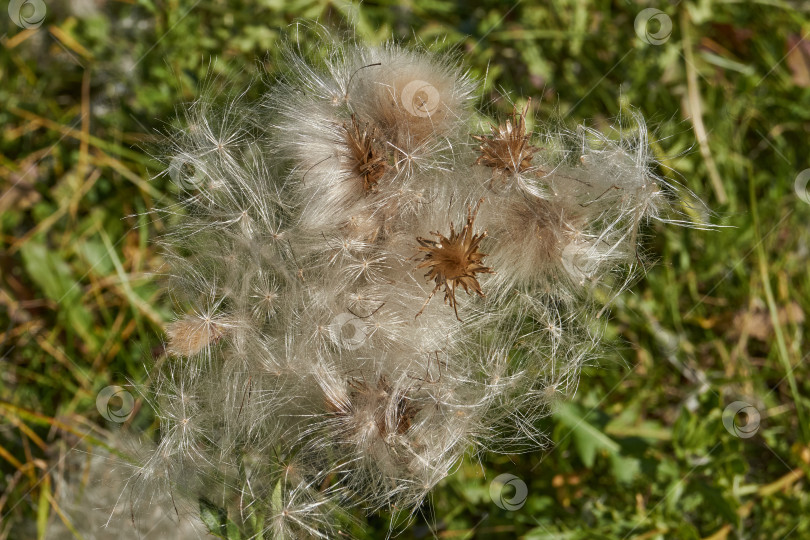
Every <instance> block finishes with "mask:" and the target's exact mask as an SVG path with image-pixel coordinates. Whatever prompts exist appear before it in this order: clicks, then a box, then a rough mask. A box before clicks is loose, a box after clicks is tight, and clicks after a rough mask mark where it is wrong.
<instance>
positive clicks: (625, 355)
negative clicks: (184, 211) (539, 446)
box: [0, 0, 810, 540]
mask: <svg viewBox="0 0 810 540" xmlns="http://www.w3.org/2000/svg"><path fill="white" fill-rule="evenodd" d="M6 4H7V2H3V3H2V5H3V8H4V9H3V10H2V11H0V36H2V39H0V190H2V192H1V193H0V357H2V360H0V468H2V474H0V516H2V524H0V539H4V538H12V539H13V538H29V537H34V536H36V537H40V538H44V537H48V530H49V529H52V528H53V526H54V523H55V522H57V521H61V520H62V519H63V518H62V517H60V512H61V508H60V505H59V495H60V494H59V493H58V490H57V488H56V485H57V482H56V481H55V480H56V475H58V474H60V472H61V471H62V469H63V467H64V460H63V458H64V456H65V454H66V452H67V451H68V450H69V449H70V448H73V447H74V446H76V445H77V444H81V445H83V446H85V447H87V446H94V445H103V441H104V440H106V439H107V438H108V437H110V436H111V435H112V434H113V432H114V431H115V430H116V429H124V430H134V431H144V430H145V431H147V432H149V431H150V430H152V431H153V430H154V429H155V425H154V424H153V423H152V418H151V416H150V415H149V414H148V411H141V412H140V413H139V414H137V415H135V416H133V420H131V421H130V422H128V423H127V424H124V425H123V426H118V425H114V424H111V423H109V422H105V421H104V419H103V418H101V416H100V414H99V413H98V411H97V410H96V407H95V399H96V396H97V394H98V392H99V391H100V390H101V389H102V388H104V387H105V386H108V385H112V384H125V383H126V381H127V379H132V380H136V381H143V380H144V379H145V375H146V367H147V366H148V365H149V364H150V363H151V362H153V361H155V360H159V359H160V358H161V357H162V356H163V350H162V341H161V340H162V333H161V324H162V321H164V320H166V319H167V317H168V310H167V299H166V297H165V295H164V293H163V292H162V291H161V290H160V288H159V287H158V286H157V285H156V284H155V283H154V281H153V280H152V279H150V277H149V275H148V273H149V272H150V271H151V270H154V269H155V268H157V267H158V266H159V264H160V254H159V253H158V252H157V251H156V249H155V248H154V247H153V246H152V245H151V243H150V239H151V238H153V237H154V236H155V235H157V234H159V233H160V232H161V231H162V230H163V229H164V225H165V224H164V223H162V222H160V221H159V220H158V221H153V220H152V219H151V218H150V219H147V218H138V217H126V216H132V215H135V214H138V213H142V212H146V211H149V210H150V209H151V208H153V207H154V206H155V205H156V204H161V205H163V204H167V203H170V202H172V200H173V199H174V197H175V196H176V195H177V190H176V188H175V186H173V185H172V184H171V182H170V181H166V180H162V179H161V180H156V181H149V180H148V178H149V177H150V176H151V175H153V174H154V173H156V172H159V170H160V166H159V164H158V163H157V162H156V161H155V160H153V159H152V158H151V157H150V155H149V152H148V151H147V150H148V149H149V148H153V145H155V144H159V143H160V138H159V135H158V130H159V129H161V128H162V127H163V126H164V125H165V123H166V122H170V121H171V120H172V118H173V117H174V115H175V107H176V106H177V105H178V104H179V103H180V102H183V101H188V100H192V99H193V98H194V97H195V96H196V95H197V92H198V90H199V87H200V85H201V84H202V83H203V81H204V80H205V78H206V76H207V75H208V76H210V75H211V74H212V73H213V74H214V75H221V76H222V77H223V80H226V81H228V83H229V84H231V85H233V86H234V87H236V88H240V87H242V86H243V85H246V84H247V83H248V82H249V81H251V80H253V79H254V78H255V77H256V76H257V75H258V74H260V73H261V72H263V71H265V70H266V71H269V72H271V73H272V71H273V66H274V62H275V60H274V50H275V45H276V44H277V43H278V41H279V39H280V37H281V36H282V35H283V34H284V33H285V32H286V30H287V26H288V25H289V24H290V23H292V22H293V21H295V20H296V19H298V18H304V19H313V20H319V21H320V22H322V23H324V24H327V25H332V26H338V27H340V26H343V27H346V26H349V25H354V26H355V27H356V30H357V33H358V34H359V35H360V36H361V37H362V38H363V39H364V40H366V41H367V42H369V43H379V42H381V41H384V40H385V39H388V38H389V37H391V36H394V37H396V38H397V39H401V40H403V41H405V42H410V41H413V40H415V39H421V40H424V41H428V42H432V41H434V40H436V39H441V40H445V41H444V43H445V45H446V46H448V47H450V46H458V47H459V48H460V50H461V51H462V52H463V55H464V58H465V61H466V62H467V64H468V65H469V66H470V67H471V69H472V71H473V72H474V73H475V74H477V75H478V76H480V77H484V75H485V74H486V89H485V98H484V102H485V103H488V104H489V105H488V107H490V108H491V109H492V110H493V111H494V112H501V113H506V112H508V111H509V110H510V109H511V107H510V104H509V100H508V99H505V98H504V96H506V97H508V98H509V99H512V100H522V99H525V98H528V97H533V98H534V99H533V101H532V103H533V106H534V107H535V111H536V114H537V115H538V117H540V118H547V117H549V116H551V115H553V114H562V115H563V116H564V117H565V118H566V119H567V120H568V121H569V122H571V123H572V124H575V123H582V122H588V123H590V124H592V125H596V126H604V125H606V123H607V122H608V121H609V118H610V117H612V116H615V115H617V114H618V112H619V111H620V109H621V108H622V107H626V106H628V105H631V106H633V107H636V108H637V109H638V110H639V111H640V112H642V113H643V114H644V115H645V116H646V117H647V118H648V119H649V121H650V123H651V125H652V127H653V128H654V134H653V136H654V141H655V142H654V150H655V153H656V155H657V157H658V159H659V160H661V162H662V164H663V165H664V166H663V167H662V172H663V173H664V174H666V175H668V176H670V177H671V178H673V179H678V180H680V181H682V182H683V183H685V184H686V185H687V186H688V187H689V188H690V189H692V190H693V191H695V192H696V193H697V194H698V195H699V196H700V197H701V198H703V199H704V200H705V201H707V203H708V204H709V206H710V207H711V208H713V209H714V210H715V211H716V212H717V216H716V217H715V218H713V220H714V222H715V223H718V224H722V225H728V226H729V228H722V229H719V230H716V231H712V232H706V231H695V230H688V229H681V228H677V227H672V226H666V227H663V226H656V227H655V228H654V230H651V231H649V232H650V233H651V239H650V240H649V242H648V244H647V248H648V249H649V251H651V252H652V253H653V254H655V255H656V256H657V258H658V259H659V264H658V265H657V266H655V267H653V268H652V269H651V270H650V271H649V273H648V274H647V275H646V277H645V278H644V279H643V280H642V281H641V282H640V283H638V284H637V285H636V286H635V287H634V288H633V289H632V292H631V293H630V294H625V295H624V296H623V297H621V298H620V299H619V300H618V301H617V303H616V304H615V306H614V308H613V310H612V313H611V318H610V324H609V331H608V334H609V336H608V337H609V339H608V341H607V348H606V351H605V357H604V359H603V360H602V361H601V362H600V363H599V364H598V365H595V366H593V367H589V368H587V369H586V370H585V372H584V373H583V376H582V381H581V383H580V386H579V390H578V392H577V394H576V396H575V398H574V399H573V400H572V401H571V402H570V403H567V404H565V405H564V406H562V407H561V408H560V410H559V411H558V412H557V413H556V414H555V415H554V416H553V417H551V418H549V419H548V421H547V422H546V426H545V427H546V429H547V432H548V434H549V437H550V440H551V442H553V445H551V446H550V447H549V449H548V450H546V451H542V452H540V451H538V452H535V453H532V454H527V455H520V456H485V459H484V460H483V462H482V463H481V464H479V463H470V462H465V463H464V464H463V465H462V466H461V468H460V469H459V471H458V473H457V474H455V475H454V476H452V477H451V478H449V479H447V480H446V481H445V482H443V483H442V485H441V486H440V488H439V489H437V490H436V492H435V494H434V496H433V498H432V510H428V509H427V508H426V509H425V511H424V514H423V515H421V516H419V517H418V519H417V520H416V522H415V523H414V524H413V525H412V526H410V527H409V528H408V529H407V530H406V531H405V533H404V537H405V538H411V537H414V538H423V537H431V536H433V535H436V536H438V537H440V538H495V537H503V538H514V537H517V536H521V537H525V538H530V539H540V538H651V539H654V538H712V539H715V540H719V539H723V538H769V539H770V538H808V537H810V485H809V484H808V478H807V474H808V473H810V446H808V445H809V444H810V424H808V418H810V399H808V396H809V395H810V393H809V392H808V390H809V389H810V382H808V373H809V372H810V370H809V369H808V367H810V362H808V361H807V354H808V352H810V347H809V346H808V341H809V340H810V339H809V338H810V333H808V331H807V322H806V320H805V319H806V314H807V313H808V311H809V310H810V270H808V269H809V268H810V264H808V258H810V246H809V245H808V242H809V241H810V234H808V230H810V204H808V202H805V200H803V199H802V197H800V196H799V194H800V193H801V192H800V191H799V192H797V191H796V190H795V189H794V179H795V178H796V177H797V175H799V173H800V172H801V171H802V170H804V169H806V168H808V167H810V157H809V156H810V142H809V141H810V137H809V135H810V41H808V40H807V39H806V38H807V37H808V34H809V33H810V8H808V7H807V5H806V4H804V7H802V4H801V3H798V2H784V1H780V0H759V1H747V2H738V1H732V0H725V1H720V0H696V1H681V2H649V3H648V2H638V3H636V2H626V1H622V0H614V1H608V0H552V1H544V2H540V1H539V0H524V1H520V2H517V3H512V2H511V0H510V1H509V2H496V1H477V0H476V1H461V0H459V1H455V2H454V1H449V0H412V1H410V2H393V1H390V2H386V1H383V2H375V1H369V2H365V3H364V4H362V5H359V6H358V5H352V4H348V3H341V2H330V1H321V0H293V1H290V2H285V1H282V0H253V1H248V0H230V1H226V0H198V1H192V0H81V1H71V2H61V1H60V2H57V1H49V2H46V4H47V15H46V19H45V22H44V24H43V25H42V26H41V27H40V28H38V29H36V30H22V29H20V28H18V27H17V26H15V25H14V24H13V23H12V22H11V20H10V19H9V18H8V17H6V13H5V6H6ZM647 7H656V8H659V9H661V10H663V12H664V13H665V14H666V15H667V16H668V17H669V20H670V21H671V23H672V33H671V36H670V37H668V38H667V39H666V40H664V42H663V43H661V44H658V45H653V44H648V43H645V42H644V41H643V40H642V39H640V38H639V36H638V35H637V34H636V31H635V29H634V21H635V20H636V17H637V16H638V14H639V13H640V12H641V10H642V9H644V8H647ZM650 24H651V26H650V27H649V28H648V30H649V31H652V32H653V33H655V32H657V31H659V28H658V27H657V26H656V25H657V23H655V22H651V23H650ZM642 35H643V34H642ZM267 51H270V52H269V53H268V52H267ZM260 90H261V88H260V87H254V91H255V92H258V91H260ZM145 149H146V150H145ZM808 174H810V173H808ZM801 194H802V195H803V193H801ZM805 199H807V200H810V199H808V198H807V197H805ZM737 400H743V401H746V402H747V403H749V404H751V405H752V406H753V407H754V408H755V409H756V410H757V411H758V412H759V413H760V425H759V428H758V430H757V431H756V434H755V435H754V436H753V437H750V438H741V437H737V436H734V435H733V434H732V433H730V432H729V431H727V430H726V429H725V428H724V425H723V422H722V413H723V410H724V409H725V408H726V407H727V406H728V405H729V404H731V403H732V402H734V401H737ZM136 406H139V403H136ZM501 473H510V474H514V475H515V476H517V477H519V478H520V479H522V480H523V481H524V482H525V483H526V484H527V486H528V492H529V493H528V498H527V500H526V501H525V505H524V506H523V507H522V508H520V509H518V510H516V511H512V512H509V511H506V510H503V509H501V508H499V507H498V506H496V505H495V504H493V502H492V500H491V498H490V494H489V486H490V484H489V482H490V480H491V479H492V478H493V477H494V476H496V475H498V474H501ZM506 495H507V496H508V495H509V493H507V494H506ZM367 523H368V527H367V529H366V531H365V532H364V533H359V534H361V536H365V537H368V538H377V537H380V535H382V534H383V531H385V530H386V525H387V522H386V520H385V517H372V518H369V519H368V520H367ZM29 535H30V536H29Z"/></svg>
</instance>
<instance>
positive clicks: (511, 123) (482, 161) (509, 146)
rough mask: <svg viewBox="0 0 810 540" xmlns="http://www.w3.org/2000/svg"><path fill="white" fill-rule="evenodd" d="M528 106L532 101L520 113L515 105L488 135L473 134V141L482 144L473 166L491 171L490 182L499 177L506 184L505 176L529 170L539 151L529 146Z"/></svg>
mask: <svg viewBox="0 0 810 540" xmlns="http://www.w3.org/2000/svg"><path fill="white" fill-rule="evenodd" d="M530 105H531V99H530V100H528V101H527V102H526V107H525V108H524V109H523V111H522V112H520V113H518V110H517V105H515V107H514V109H513V110H512V114H511V117H510V118H507V120H506V122H505V123H503V124H500V125H498V126H497V127H496V126H492V127H491V128H490V129H491V130H492V134H491V135H473V139H475V140H476V141H478V142H480V143H481V146H480V147H479V148H480V151H481V155H480V156H479V157H478V159H476V160H475V164H476V165H483V166H485V167H490V168H492V169H493V171H492V174H493V179H494V178H495V177H496V176H499V177H500V178H501V179H502V180H503V181H504V182H505V181H506V179H507V177H508V176H510V175H512V174H520V173H522V172H526V171H528V170H529V169H531V167H532V158H534V154H535V152H537V150H538V148H537V147H535V146H533V145H532V144H531V142H530V139H531V134H529V133H527V132H526V112H527V111H528V110H529V107H530Z"/></svg>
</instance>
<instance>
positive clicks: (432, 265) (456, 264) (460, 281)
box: [416, 199, 494, 321]
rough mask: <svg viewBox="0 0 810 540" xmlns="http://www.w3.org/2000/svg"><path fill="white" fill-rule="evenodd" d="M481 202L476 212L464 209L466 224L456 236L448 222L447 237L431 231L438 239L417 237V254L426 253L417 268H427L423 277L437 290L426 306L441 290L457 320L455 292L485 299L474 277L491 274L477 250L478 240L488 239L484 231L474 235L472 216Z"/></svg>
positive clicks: (483, 254)
mask: <svg viewBox="0 0 810 540" xmlns="http://www.w3.org/2000/svg"><path fill="white" fill-rule="evenodd" d="M482 202H483V199H481V200H479V201H478V203H477V204H476V205H475V210H473V209H472V207H471V206H470V207H468V208H467V223H466V224H465V225H464V227H463V228H462V229H461V232H458V233H457V232H456V229H455V226H454V225H453V223H450V236H449V237H448V236H444V235H443V234H441V233H438V232H432V233H431V234H432V235H433V236H435V237H437V238H438V239H439V240H438V241H436V240H428V239H426V238H422V237H417V238H416V240H417V242H419V248H418V249H419V251H423V252H425V254H424V255H423V258H422V262H420V263H419V264H418V265H417V267H416V268H428V269H429V270H428V272H427V273H426V274H425V277H426V278H427V279H428V280H431V281H434V282H435V283H436V287H435V288H434V289H433V291H432V292H431V293H430V296H429V297H428V299H427V301H426V302H425V305H427V303H428V302H430V299H431V298H433V295H434V294H436V292H437V291H438V290H439V289H441V288H442V287H444V301H445V303H447V302H448V301H449V302H450V306H451V307H452V308H453V311H454V312H455V314H456V318H457V319H458V320H459V321H460V320H461V319H460V318H459V317H458V307H457V305H456V289H457V288H458V287H461V288H463V289H464V292H466V293H467V294H470V290H472V291H473V292H475V293H476V294H477V295H478V296H481V297H484V293H483V292H482V291H481V284H480V283H479V282H478V278H477V277H476V274H493V273H494V272H493V270H492V269H491V268H489V267H487V266H485V265H484V264H483V260H484V257H486V253H481V252H480V251H479V249H478V247H479V244H481V240H483V239H484V238H486V236H487V233H486V231H484V232H482V233H479V234H474V233H473V227H474V224H475V216H476V215H478V208H479V207H480V206H481V203H482ZM422 311H424V307H423V308H422V310H420V311H419V313H417V316H419V315H421V314H422Z"/></svg>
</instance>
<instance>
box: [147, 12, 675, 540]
mask: <svg viewBox="0 0 810 540" xmlns="http://www.w3.org/2000/svg"><path fill="white" fill-rule="evenodd" d="M299 30H301V31H306V29H301V28H300V27H299ZM316 34H318V35H319V36H320V40H312V41H311V42H310V41H307V40H303V41H302V42H301V43H298V44H296V45H294V46H292V47H290V48H289V50H287V52H286V53H285V55H284V58H285V60H284V62H283V64H284V65H283V66H281V67H280V73H281V75H280V76H279V79H278V80H277V81H276V82H275V83H274V84H273V86H272V87H271V88H269V89H268V90H267V92H266V93H265V95H264V96H263V98H262V99H261V100H260V102H259V104H258V105H257V104H253V103H248V102H247V101H246V99H245V97H244V96H237V97H235V98H233V99H227V100H226V103H227V104H226V106H224V107H214V106H213V105H211V103H213V102H214V101H216V100H214V99H212V98H209V97H207V96H206V97H204V98H203V99H201V100H199V101H198V102H197V103H195V104H194V105H193V106H192V107H191V110H190V112H189V114H188V121H189V123H190V127H189V128H188V129H186V130H181V131H180V132H179V133H177V135H176V137H174V138H173V140H174V141H176V148H173V150H172V151H173V155H172V156H169V157H168V159H167V165H170V167H169V168H168V172H167V174H169V175H172V174H175V176H177V178H178V179H179V180H178V181H180V180H182V181H183V182H185V183H186V184H188V185H185V186H184V189H183V196H184V199H183V200H182V201H181V202H180V203H179V204H178V205H177V206H176V207H171V208H169V209H165V210H163V212H164V213H165V214H166V215H167V216H170V217H171V218H172V221H173V222H176V224H175V225H173V227H172V228H171V229H170V231H169V232H168V233H167V235H166V236H165V237H164V238H163V240H162V242H163V245H164V246H165V248H166V257H165V260H166V264H167V274H168V276H169V279H168V284H169V290H170V293H171V298H172V299H173V300H174V301H175V302H176V309H177V317H176V320H175V321H174V322H172V323H170V324H168V325H167V328H166V333H167V335H168V347H167V349H168V351H169V352H170V354H171V357H170V358H169V359H167V361H166V362H163V363H162V364H161V366H160V368H159V369H156V372H155V373H154V377H153V381H154V387H153V388H152V394H155V395H156V397H155V398H154V399H153V400H152V401H153V402H154V408H155V409H156V411H157V416H158V418H159V419H160V421H161V433H160V441H159V442H158V444H157V445H156V448H155V451H154V453H153V454H152V456H151V457H150V458H148V459H146V463H145V465H143V467H141V474H142V477H143V478H144V479H145V481H147V482H146V483H145V484H144V485H143V486H141V487H140V488H139V489H137V490H136V493H138V494H141V496H144V497H147V498H148V497H149V492H150V489H152V487H151V486H158V487H160V488H161V489H164V490H166V491H169V492H170V494H171V495H173V496H177V497H178V498H180V497H183V498H186V499H191V503H190V504H191V505H192V506H195V507H199V501H200V500H201V499H202V500H205V501H208V503H210V504H213V505H214V506H216V507H217V509H218V510H219V509H221V510H222V511H224V512H226V513H227V515H228V519H229V520H233V521H235V522H237V523H238V524H239V526H240V527H242V528H243V529H245V530H249V529H250V528H251V527H252V526H255V524H256V523H265V524H266V526H265V530H264V531H258V530H257V531H252V534H253V535H254V536H255V535H258V534H259V533H263V534H266V533H270V534H271V535H274V537H279V538H281V537H300V536H308V537H311V536H315V537H321V538H328V537H334V536H336V535H337V534H338V531H339V530H341V529H340V528H339V523H340V522H341V521H342V520H345V519H346V518H347V516H348V514H350V513H351V509H352V508H360V509H363V510H365V511H369V512H371V511H375V510H378V509H382V508H387V509H389V510H390V509H392V508H397V509H402V510H404V511H413V510H414V509H416V508H418V507H419V505H420V504H421V502H422V501H423V500H424V498H425V497H426V496H427V495H428V493H429V491H430V490H431V489H432V488H433V486H435V485H436V484H437V483H438V482H439V481H441V480H442V479H443V478H444V477H446V476H447V475H448V474H451V472H452V471H453V470H454V469H455V468H456V467H457V466H458V463H459V460H461V459H462V457H463V456H464V455H465V454H467V453H469V452H484V451H489V450H493V451H510V449H518V450H519V451H525V450H527V449H530V448H537V447H539V446H542V445H543V444H545V442H546V439H545V437H544V436H543V434H542V433H539V432H538V431H537V427H536V426H537V425H538V423H537V420H538V419H540V418H542V417H544V416H545V415H547V414H548V413H549V411H550V410H551V408H552V404H553V402H554V401H555V400H557V399H560V398H561V397H564V396H567V395H570V394H571V393H572V392H573V391H574V390H575V389H576V387H577V384H578V378H579V373H580V370H581V367H582V366H583V365H585V364H586V363H588V362H591V361H593V359H594V358H596V357H598V352H599V350H600V347H599V340H600V337H601V333H602V331H601V330H600V328H602V327H603V325H604V323H603V322H602V321H604V318H602V319H599V317H598V316H599V315H600V314H601V312H602V311H603V310H604V309H605V307H606V305H605V303H604V301H601V299H603V298H614V297H615V295H617V294H619V293H620V292H621V291H622V290H623V289H625V288H627V286H628V284H629V283H630V281H631V278H632V276H633V275H634V274H635V273H636V272H635V271H636V270H637V268H638V266H639V261H640V260H641V258H640V256H639V254H638V244H639V238H640V237H641V230H642V229H641V227H642V226H643V225H644V223H646V222H647V221H649V220H651V219H659V220H661V221H666V217H665V215H666V212H665V211H666V210H667V209H668V207H669V206H671V205H672V203H673V200H675V199H674V197H672V196H671V195H672V194H674V193H675V189H676V188H675V186H673V185H670V184H667V183H666V182H664V181H663V179H661V178H659V177H657V176H655V175H654V174H653V171H654V170H655V164H654V163H653V162H652V161H651V157H650V152H649V150H648V142H647V136H648V135H647V131H646V127H645V126H644V123H643V121H642V120H641V119H640V118H638V117H634V119H633V120H634V122H633V123H632V125H631V126H630V127H628V126H626V125H623V124H622V123H621V122H620V123H619V127H617V128H616V131H615V133H612V134H604V133H601V132H598V131H596V130H593V129H590V128H587V129H586V128H580V129H577V130H569V129H566V128H562V127H560V126H557V125H547V126H546V125H542V124H540V125H539V126H538V127H536V128H535V132H534V133H530V132H529V130H528V129H527V127H526V114H527V112H528V110H529V108H528V105H527V107H526V109H524V110H523V111H518V110H517V109H513V111H512V114H511V116H509V118H507V119H506V121H505V122H503V123H501V124H495V123H494V122H493V127H492V128H491V133H490V134H489V135H472V134H471V133H470V130H471V126H472V122H471V113H472V110H471V100H472V98H473V97H474V95H475V94H476V92H477V90H476V84H475V82H474V81H473V80H472V79H471V78H470V77H469V76H468V75H467V74H466V72H465V71H464V70H463V69H462V68H461V67H459V65H458V64H457V63H456V62H455V60H454V59H453V58H452V57H448V56H446V55H443V54H436V53H431V52H429V51H427V50H425V49H408V48H405V47H401V46H398V45H387V46H383V47H365V46H363V45H360V44H357V43H355V42H352V41H348V42H343V41H341V40H339V39H335V38H334V36H332V37H329V36H325V32H323V31H320V32H316ZM321 45H324V46H321ZM302 51H304V52H302ZM305 51H309V52H305ZM471 136H472V137H474V140H476V141H477V142H478V143H479V145H478V149H477V150H475V149H473V148H471V145H470V138H471ZM533 140H537V141H542V143H538V144H537V145H534V144H532V141H533ZM183 160H185V161H183ZM185 162H190V163H191V165H192V167H191V169H190V168H189V167H183V166H182V165H183V163H185ZM172 163H174V165H173V166H172V165H171V164H172ZM178 163H179V165H178ZM539 164H542V167H543V170H542V171H541V169H540V165H539ZM187 169H188V170H187ZM192 169H193V172H192ZM541 173H542V174H541ZM495 180H499V181H501V186H505V187H506V188H505V189H495V188H496V186H495V185H494V181H495ZM192 183H193V185H191V184H192ZM512 185H515V186H517V188H518V189H511V188H510V186H512ZM484 196H486V202H485V203H484V202H483V201H484V199H483V197H484ZM454 201H455V202H456V203H455V205H454ZM457 201H478V202H477V203H476V204H475V206H474V207H473V206H472V204H469V205H467V206H466V216H465V217H466V220H465V221H464V223H463V226H462V225H461V224H459V223H458V216H456V215H454V213H453V212H452V211H451V210H450V209H452V208H455V207H457V206H456V205H457ZM454 220H455V221H454ZM457 225H459V227H460V228H459V229H457V228H456V226H457ZM447 227H449V231H447ZM428 231H432V232H430V235H432V236H431V237H428V238H426V237H425V236H426V234H427V232H428ZM487 231H488V232H489V236H488V234H487ZM485 241H486V243H485ZM414 250H416V254H414ZM496 271H497V272H496ZM487 274H489V275H487ZM484 278H485V279H484ZM426 287H432V290H431V291H430V292H429V293H428V292H427V291H426ZM597 288H599V289H600V290H601V293H603V294H593V291H594V289H597ZM459 290H461V291H464V292H466V293H467V295H468V296H469V297H470V299H471V300H472V301H470V302H469V305H467V306H464V307H465V309H463V310H462V311H463V312H464V313H465V317H464V320H462V319H461V317H460V316H459V308H458V302H459V301H462V302H463V299H459V298H458V297H457V293H458V292H459ZM440 291H441V292H444V303H445V304H449V305H450V307H451V308H452V310H450V309H447V307H445V306H442V305H440V304H435V305H432V306H430V305H429V304H430V301H431V299H432V298H433V296H434V295H435V294H436V293H437V292H440ZM485 293H486V294H485ZM426 295H427V299H426V298H425V296H426ZM476 296H477V297H479V298H481V299H480V300H479V299H476ZM414 314H416V316H414Z"/></svg>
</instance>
